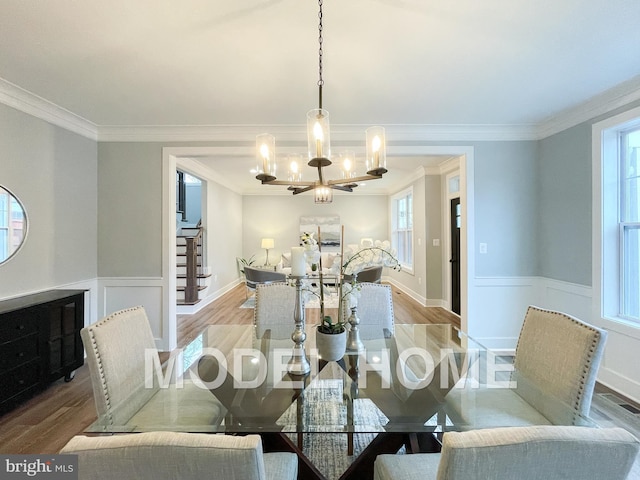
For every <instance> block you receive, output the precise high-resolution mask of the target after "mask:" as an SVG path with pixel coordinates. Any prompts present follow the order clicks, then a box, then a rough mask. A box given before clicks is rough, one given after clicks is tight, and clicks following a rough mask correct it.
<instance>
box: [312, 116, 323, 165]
mask: <svg viewBox="0 0 640 480" xmlns="http://www.w3.org/2000/svg"><path fill="white" fill-rule="evenodd" d="M313 135H314V136H315V137H316V157H317V158H322V127H321V126H320V123H319V122H316V124H315V125H314V126H313Z"/></svg>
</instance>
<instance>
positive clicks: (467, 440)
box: [374, 425, 640, 480]
mask: <svg viewBox="0 0 640 480" xmlns="http://www.w3.org/2000/svg"><path fill="white" fill-rule="evenodd" d="M639 446H640V444H639V443H638V440H637V439H636V438H635V437H634V436H633V435H631V434H630V433H629V432H627V431H626V430H624V429H622V428H603V429H599V428H588V427H575V426H549V425H546V426H531V427H506V428H496V429H486V430H473V431H470V432H447V433H445V434H444V437H443V442H442V451H441V453H418V454H412V455H379V456H378V457H377V458H376V461H375V467H374V480H391V479H394V480H430V479H433V480H486V479H492V480H513V479H516V478H518V479H537V478H544V479H545V480H584V479H586V478H594V479H596V478H606V479H608V480H624V479H626V478H627V475H628V474H629V471H630V470H631V467H632V465H633V463H634V461H635V459H636V456H637V455H638V447H639Z"/></svg>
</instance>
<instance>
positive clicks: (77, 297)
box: [0, 290, 85, 414]
mask: <svg viewBox="0 0 640 480" xmlns="http://www.w3.org/2000/svg"><path fill="white" fill-rule="evenodd" d="M84 294H85V290H48V291H45V292H40V293H35V294H32V295H25V296H23V297H18V298H12V299H9V300H3V301H0V414H2V413H5V412H7V411H9V410H11V409H12V408H14V407H15V406H17V405H18V404H19V403H21V402H22V401H24V400H25V399H27V398H28V397H30V396H32V395H33V394H35V393H37V392H38V391H40V390H42V389H44V388H46V387H47V386H48V385H49V384H50V383H51V382H53V381H55V380H57V379H59V378H61V377H64V379H65V381H70V380H71V379H72V378H73V375H74V372H75V370H76V369H77V368H79V367H81V366H82V365H83V364H84V348H83V346H82V340H81V339H80V329H81V328H82V327H83V326H84Z"/></svg>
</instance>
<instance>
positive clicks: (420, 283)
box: [418, 277, 422, 285]
mask: <svg viewBox="0 0 640 480" xmlns="http://www.w3.org/2000/svg"><path fill="white" fill-rule="evenodd" d="M418 285H422V277H418Z"/></svg>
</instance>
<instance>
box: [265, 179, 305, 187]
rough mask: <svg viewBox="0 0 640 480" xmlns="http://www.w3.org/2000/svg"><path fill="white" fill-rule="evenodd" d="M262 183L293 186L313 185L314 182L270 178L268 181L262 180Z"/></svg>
mask: <svg viewBox="0 0 640 480" xmlns="http://www.w3.org/2000/svg"><path fill="white" fill-rule="evenodd" d="M262 184H263V185H289V186H294V187H313V186H314V185H315V182H290V181H287V180H272V181H270V182H262Z"/></svg>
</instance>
